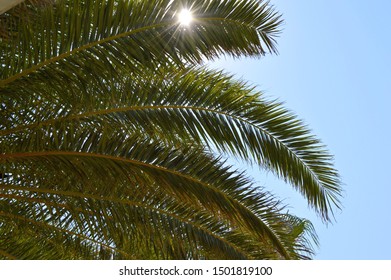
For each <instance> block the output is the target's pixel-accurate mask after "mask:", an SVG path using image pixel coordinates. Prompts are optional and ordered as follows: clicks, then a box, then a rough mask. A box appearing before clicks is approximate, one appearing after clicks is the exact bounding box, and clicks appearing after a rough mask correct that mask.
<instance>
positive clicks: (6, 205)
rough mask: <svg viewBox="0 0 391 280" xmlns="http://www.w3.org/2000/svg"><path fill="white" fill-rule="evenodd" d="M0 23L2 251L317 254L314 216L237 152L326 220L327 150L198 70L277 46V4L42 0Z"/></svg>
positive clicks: (249, 94) (223, 79)
mask: <svg viewBox="0 0 391 280" xmlns="http://www.w3.org/2000/svg"><path fill="white" fill-rule="evenodd" d="M184 8H187V9H189V10H191V11H192V13H193V16H194V19H193V21H192V23H191V24H190V25H184V24H181V23H180V22H178V13H179V12H180V11H181V10H182V9H184ZM0 21H1V30H0V40H1V41H0V49H1V52H0V61H1V73H0V75H1V81H0V106H1V118H0V175H1V176H0V256H1V257H2V258H4V259H7V258H10V259H12V258H16V259H301V258H309V257H311V256H312V254H313V249H312V244H313V243H314V242H315V243H316V242H317V240H316V235H315V233H314V229H313V227H312V225H311V223H310V222H309V221H307V220H305V219H301V218H298V217H295V216H293V215H290V214H287V212H286V210H284V205H282V204H281V203H280V202H279V200H278V199H277V198H275V197H274V196H273V195H272V194H270V193H269V192H268V191H267V190H265V189H263V188H260V187H257V186H254V185H253V183H252V181H251V179H249V178H247V177H246V175H245V174H243V173H241V172H239V171H236V170H235V169H234V167H231V166H228V165H227V164H226V159H227V158H228V157H237V158H240V159H242V160H244V161H247V162H248V163H249V164H255V165H259V166H261V167H262V168H264V169H266V170H270V171H271V172H273V173H274V174H275V175H276V176H277V177H279V178H282V179H284V180H286V181H287V182H289V183H290V184H291V185H292V186H293V187H294V188H295V189H297V190H298V191H299V192H300V193H302V195H303V196H304V197H305V198H306V199H307V201H308V203H309V205H310V206H311V207H312V208H313V209H314V210H315V211H317V212H318V213H319V216H320V217H321V218H322V219H323V220H324V221H326V222H327V221H328V220H330V217H331V216H332V211H333V208H335V207H339V201H338V197H339V193H340V183H339V179H338V174H337V171H336V170H335V169H334V167H333V165H332V162H331V156H330V155H329V153H328V152H327V151H326V150H325V148H324V146H323V145H322V144H321V143H320V142H319V140H318V139H317V138H316V137H314V136H313V135H312V134H311V133H310V132H309V130H308V129H307V127H306V126H305V125H304V124H303V123H302V122H301V121H300V120H299V119H298V118H297V117H296V116H294V115H293V114H292V113H290V112H289V111H288V110H286V109H284V108H283V107H282V105H281V104H280V103H278V102H276V101H271V100H268V99H266V98H265V97H264V96H263V95H262V93H261V92H258V91H257V90H256V89H254V88H252V87H250V86H248V85H247V84H246V83H245V82H242V81H238V80H236V79H234V78H233V77H232V76H230V75H228V74H226V73H224V72H221V71H216V70H211V69H208V68H207V67H205V66H203V64H202V62H203V61H205V60H207V59H216V58H218V57H220V56H224V55H230V56H233V57H239V56H250V57H259V56H262V55H265V54H267V53H270V52H276V48H275V37H276V35H277V34H278V32H279V27H280V23H281V19H280V16H279V15H278V13H276V12H275V11H274V10H273V8H272V7H271V6H270V5H269V4H268V3H267V2H262V1H255V0H245V1H239V0H227V1H221V0H208V1H171V0H149V1H142V0H56V1H42V0H40V1H27V2H24V3H23V4H21V5H18V6H16V7H14V8H12V9H11V10H9V11H7V12H5V13H4V14H2V15H1V17H0Z"/></svg>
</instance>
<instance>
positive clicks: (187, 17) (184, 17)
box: [178, 9, 193, 26]
mask: <svg viewBox="0 0 391 280" xmlns="http://www.w3.org/2000/svg"><path fill="white" fill-rule="evenodd" d="M192 20H193V15H192V13H191V12H190V10H188V9H183V10H182V11H180V13H179V14H178V21H179V23H180V24H181V25H186V26H189V25H190V23H191V22H192Z"/></svg>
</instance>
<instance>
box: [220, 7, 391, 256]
mask: <svg viewBox="0 0 391 280" xmlns="http://www.w3.org/2000/svg"><path fill="white" fill-rule="evenodd" d="M271 4H273V5H274V6H275V9H276V10H278V11H279V12H280V13H282V14H283V18H284V20H285V23H284V26H283V32H282V33H281V35H280V38H279V39H278V50H279V55H278V56H276V55H269V56H267V57H265V58H262V59H259V60H254V59H240V60H235V61H233V60H222V61H219V62H217V63H215V64H214V67H216V68H223V69H225V70H226V71H228V72H230V73H236V74H237V77H239V78H243V79H245V80H247V81H250V82H251V84H253V85H257V86H258V89H260V90H262V91H263V92H264V93H265V94H266V96H270V98H272V99H274V98H278V99H279V100H280V101H285V106H286V107H287V108H289V109H290V110H291V111H293V112H295V113H296V114H297V115H298V116H299V117H300V118H301V119H303V120H304V121H305V123H307V124H308V126H309V127H310V128H311V129H312V131H313V133H314V134H316V135H317V136H318V137H319V138H320V139H321V140H322V141H323V143H325V144H326V145H327V147H328V149H329V151H330V152H331V153H332V154H333V155H334V156H335V165H336V167H337V169H338V170H339V172H340V174H341V177H342V181H343V183H344V194H343V198H342V204H343V209H342V211H337V212H336V215H335V217H336V222H334V223H333V224H329V225H324V224H323V223H322V222H321V221H320V219H319V218H318V217H317V216H316V214H315V213H314V212H313V211H312V210H310V209H309V208H308V207H307V206H306V202H305V200H304V199H302V198H301V197H300V196H299V195H298V194H296V193H295V192H294V191H293V190H291V188H290V187H289V186H287V185H285V184H284V183H283V182H280V181H278V180H276V179H275V178H274V176H273V175H272V174H264V173H262V172H260V171H259V170H253V171H252V172H251V175H252V176H253V177H254V178H255V180H256V181H257V182H258V183H259V184H260V185H263V186H266V187H268V188H269V189H271V190H272V191H273V192H274V193H275V194H277V195H279V196H280V197H281V198H283V199H284V201H285V203H287V204H289V205H290V206H291V207H290V212H291V213H294V214H296V215H297V216H301V217H306V218H309V219H310V220H311V221H312V222H313V223H314V225H315V227H316V229H317V233H318V235H319V238H320V248H319V249H318V250H317V255H316V259H337V260H340V259H391V239H390V238H389V236H390V235H391V215H390V214H391V211H390V199H391V188H390V187H391V184H390V180H389V175H390V173H391V170H390V167H391V164H390V161H391V148H390V143H391V141H390V139H391V131H390V128H391V125H390V121H391V112H390V111H391V110H390V109H391V69H390V68H391V29H390V28H391V17H390V15H389V13H390V11H391V1H388V0H372V1H363V0H345V1H341V0H327V1H326V0H316V1H309V0H296V1H291V0H271Z"/></svg>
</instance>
